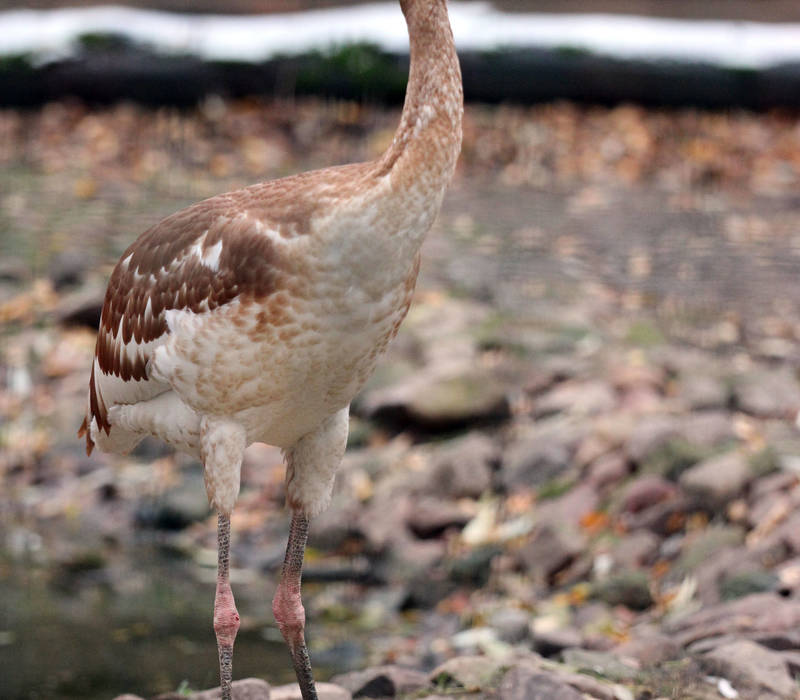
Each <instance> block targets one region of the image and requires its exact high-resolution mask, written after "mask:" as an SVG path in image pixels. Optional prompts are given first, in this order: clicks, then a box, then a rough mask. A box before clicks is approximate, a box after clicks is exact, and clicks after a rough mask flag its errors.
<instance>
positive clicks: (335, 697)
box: [234, 683, 353, 700]
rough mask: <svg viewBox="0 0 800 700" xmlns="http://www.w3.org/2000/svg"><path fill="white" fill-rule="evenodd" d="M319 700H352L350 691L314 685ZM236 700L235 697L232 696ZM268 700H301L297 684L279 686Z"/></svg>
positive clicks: (327, 685)
mask: <svg viewBox="0 0 800 700" xmlns="http://www.w3.org/2000/svg"><path fill="white" fill-rule="evenodd" d="M316 686H317V697H318V698H319V700H352V698H353V696H352V695H351V694H350V691H349V690H347V689H346V688H342V687H341V686H338V685H334V684H333V683H316ZM234 700H236V696H234ZM269 700H303V698H302V696H301V695H300V686H299V685H297V683H289V684H287V685H279V686H276V687H274V688H273V689H272V694H271V695H270V696H269Z"/></svg>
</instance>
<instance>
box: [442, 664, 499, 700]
mask: <svg viewBox="0 0 800 700" xmlns="http://www.w3.org/2000/svg"><path fill="white" fill-rule="evenodd" d="M502 668H503V667H502V664H501V663H500V662H499V661H495V660H493V659H490V658H488V657H485V656H456V657H454V658H452V659H449V660H447V661H445V662H444V663H443V664H441V665H440V666H437V667H436V668H435V669H433V671H431V672H430V674H428V680H429V682H430V683H431V684H432V685H434V686H436V687H437V688H447V689H451V690H461V689H463V690H465V691H467V692H476V691H479V690H481V689H482V688H485V687H487V686H489V685H491V684H492V682H493V681H494V679H495V678H496V677H497V676H498V674H499V673H501V672H502Z"/></svg>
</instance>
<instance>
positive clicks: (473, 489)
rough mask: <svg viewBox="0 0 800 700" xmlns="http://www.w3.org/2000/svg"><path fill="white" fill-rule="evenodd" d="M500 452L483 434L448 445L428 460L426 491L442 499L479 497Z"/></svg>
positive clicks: (488, 480)
mask: <svg viewBox="0 0 800 700" xmlns="http://www.w3.org/2000/svg"><path fill="white" fill-rule="evenodd" d="M499 459H500V452H499V450H498V448H497V446H496V445H495V443H494V441H493V440H491V439H490V438H489V437H488V436H486V435H484V434H483V433H477V432H473V433H470V434H469V435H467V436H465V437H463V438H460V439H458V440H453V441H451V442H448V443H447V444H446V445H444V446H442V447H441V448H439V449H438V450H437V451H436V453H435V454H434V455H433V457H432V459H431V466H430V478H429V479H428V482H427V489H426V491H427V492H428V493H430V494H435V495H437V496H441V497H445V498H464V497H466V498H478V497H479V496H480V495H481V494H482V493H483V492H484V491H486V490H487V489H489V487H490V486H491V481H492V471H493V467H494V465H495V464H496V463H497V462H498V461H499Z"/></svg>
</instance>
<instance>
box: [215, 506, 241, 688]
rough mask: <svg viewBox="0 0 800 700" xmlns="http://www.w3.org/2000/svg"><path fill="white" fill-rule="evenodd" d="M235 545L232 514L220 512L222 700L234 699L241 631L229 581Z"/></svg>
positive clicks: (218, 627)
mask: <svg viewBox="0 0 800 700" xmlns="http://www.w3.org/2000/svg"><path fill="white" fill-rule="evenodd" d="M230 545H231V517H230V515H225V514H223V513H219V515H218V520H217V592H216V595H215V597H214V632H215V633H216V635H217V651H218V652H219V679H220V688H221V689H222V700H231V683H232V681H233V642H234V640H235V639H236V633H237V632H238V631H239V613H238V612H237V611H236V604H235V603H234V600H233V593H232V592H231V585H230V582H229V581H228V571H229V568H230V567H229V563H230Z"/></svg>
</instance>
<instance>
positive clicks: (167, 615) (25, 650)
mask: <svg viewBox="0 0 800 700" xmlns="http://www.w3.org/2000/svg"><path fill="white" fill-rule="evenodd" d="M134 561H136V562H137V565H138V568H137V570H136V571H134V572H128V573H123V572H121V573H119V574H115V573H113V572H112V573H111V575H110V576H109V573H108V572H107V571H104V570H96V571H91V572H82V573H80V574H75V572H71V573H70V574H64V573H63V572H62V573H61V574H59V575H53V574H52V572H51V573H46V572H45V571H44V570H42V569H36V568H27V567H24V566H22V565H20V564H18V563H14V564H8V563H5V564H0V678H1V679H2V681H0V697H1V698H3V699H6V700H17V699H19V700H22V699H23V698H25V699H32V698H84V699H85V700H94V699H97V700H100V698H103V699H108V698H113V697H114V696H116V695H118V694H121V693H131V692H132V693H136V694H139V695H143V696H149V695H152V694H155V693H161V692H167V691H172V690H176V689H177V688H179V687H180V686H181V685H182V684H185V685H186V686H188V687H190V688H193V689H202V688H208V687H211V686H214V685H217V682H218V681H217V654H216V645H215V641H214V633H213V630H212V622H211V620H212V601H213V596H214V585H213V582H205V581H203V582H200V581H198V580H196V577H195V576H194V575H192V573H191V571H192V567H191V565H190V564H188V563H186V562H176V561H175V560H170V559H169V558H168V557H166V556H164V555H163V554H160V553H159V552H158V551H157V549H155V548H145V549H144V550H143V551H137V552H136V554H135V559H134ZM195 571H196V569H195ZM118 576H121V577H122V578H123V580H122V581H121V583H120V581H118V580H114V581H112V580H111V579H115V578H117V577H118ZM234 588H235V590H236V592H237V593H238V594H239V595H238V599H239V609H240V612H241V613H242V620H243V625H242V629H241V630H240V632H239V635H238V637H237V640H236V654H235V659H234V677H235V678H243V677H248V676H256V677H261V678H265V679H267V680H269V681H270V682H271V683H273V684H277V683H284V682H289V681H291V680H293V673H292V668H291V664H290V661H289V656H288V653H287V650H286V647H285V645H284V643H283V641H282V640H281V639H280V635H279V633H278V630H277V629H276V628H275V625H274V622H273V620H272V619H271V615H269V613H268V611H269V608H270V602H271V598H272V594H271V590H272V586H271V585H270V582H269V581H268V580H266V579H265V580H264V581H260V580H259V581H253V582H250V583H244V584H239V585H235V586H234ZM310 631H311V633H312V634H313V632H314V630H310ZM309 643H310V645H311V647H312V654H313V650H314V640H313V638H312V639H310V640H309ZM331 659H333V663H332V665H331ZM320 660H321V661H322V663H320V664H317V675H318V677H319V678H326V677H328V676H329V675H330V674H331V673H332V672H337V671H340V670H343V669H344V668H345V667H346V666H347V665H348V664H347V663H346V662H345V660H344V659H342V660H341V661H342V663H339V662H337V660H336V654H335V653H334V654H333V655H330V654H328V655H327V657H326V656H325V654H324V653H322V652H321V653H320ZM326 661H327V663H328V664H329V665H328V666H326V665H325V663H326Z"/></svg>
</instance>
